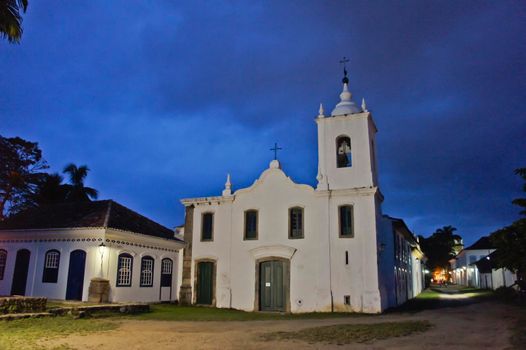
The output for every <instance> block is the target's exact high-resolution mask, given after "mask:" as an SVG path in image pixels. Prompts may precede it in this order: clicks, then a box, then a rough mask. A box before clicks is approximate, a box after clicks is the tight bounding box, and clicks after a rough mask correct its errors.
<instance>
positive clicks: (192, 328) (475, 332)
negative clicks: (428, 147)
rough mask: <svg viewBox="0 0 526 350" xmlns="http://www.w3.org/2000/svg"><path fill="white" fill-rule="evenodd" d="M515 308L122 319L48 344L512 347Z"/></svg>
mask: <svg viewBox="0 0 526 350" xmlns="http://www.w3.org/2000/svg"><path fill="white" fill-rule="evenodd" d="M516 316H517V310H516V309H514V308H513V307H512V306H509V305H505V304H500V303H497V302H493V301H486V302H482V303H477V304H471V305H466V306H461V307H446V308H440V309H435V310H426V311H421V312H418V313H414V314H409V313H391V314H386V315H381V316H371V317H350V318H337V319H322V320H287V321H248V322H170V321H137V320H124V321H120V322H122V323H121V326H120V327H119V328H118V329H117V330H114V331H109V332H104V333H94V334H90V335H86V336H68V337H65V338H62V339H58V340H54V341H53V342H51V343H48V344H46V345H52V346H57V345H61V344H67V345H68V346H71V347H73V348H77V349H119V350H120V349H125V350H132V349H288V350H292V349H345V348H352V349H448V350H451V349H506V348H509V346H510V345H509V338H510V335H511V331H510V330H509V328H511V327H512V326H513V323H514V322H515V320H516ZM405 320H428V321H430V322H431V323H432V324H433V325H434V327H433V328H432V329H431V330H429V331H427V332H425V333H420V334H416V335H411V336H407V337H400V338H391V339H386V340H381V341H376V342H373V343H370V344H356V343H354V344H350V345H345V346H338V345H328V344H320V343H317V344H308V343H306V342H302V341H296V340H295V341H290V340H287V341H265V340H263V339H262V338H261V335H262V334H264V333H267V332H273V331H292V330H299V329H302V328H308V327H316V326H324V325H335V324H351V323H377V322H386V321H405Z"/></svg>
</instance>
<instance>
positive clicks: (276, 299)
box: [259, 260, 286, 312]
mask: <svg viewBox="0 0 526 350" xmlns="http://www.w3.org/2000/svg"><path fill="white" fill-rule="evenodd" d="M284 265H285V264H284V263H283V261H281V260H270V261H263V262H261V263H260V264H259V309H260V310H261V311H280V312H284V311H286V296H285V289H286V283H285V266H284Z"/></svg>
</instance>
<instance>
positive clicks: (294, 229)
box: [289, 207, 303, 238]
mask: <svg viewBox="0 0 526 350" xmlns="http://www.w3.org/2000/svg"><path fill="white" fill-rule="evenodd" d="M289 238H303V208H300V207H294V208H290V209H289Z"/></svg>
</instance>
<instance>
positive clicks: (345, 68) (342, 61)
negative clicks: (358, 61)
mask: <svg viewBox="0 0 526 350" xmlns="http://www.w3.org/2000/svg"><path fill="white" fill-rule="evenodd" d="M347 62H349V59H348V58H347V57H345V56H343V58H342V59H341V60H340V64H343V79H342V82H343V83H344V84H349V78H348V77H347Z"/></svg>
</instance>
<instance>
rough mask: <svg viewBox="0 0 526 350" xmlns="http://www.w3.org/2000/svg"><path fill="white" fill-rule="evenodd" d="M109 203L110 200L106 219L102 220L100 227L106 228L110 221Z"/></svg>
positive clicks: (109, 204)
mask: <svg viewBox="0 0 526 350" xmlns="http://www.w3.org/2000/svg"><path fill="white" fill-rule="evenodd" d="M111 202H112V201H111V200H109V201H108V210H106V217H105V218H104V224H103V225H102V226H103V227H108V223H109V221H110V212H111Z"/></svg>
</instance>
